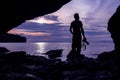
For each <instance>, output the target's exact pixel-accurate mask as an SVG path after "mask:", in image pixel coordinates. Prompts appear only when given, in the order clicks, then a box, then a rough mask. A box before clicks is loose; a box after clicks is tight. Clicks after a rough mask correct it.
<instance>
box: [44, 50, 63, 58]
mask: <svg viewBox="0 0 120 80" xmlns="http://www.w3.org/2000/svg"><path fill="white" fill-rule="evenodd" d="M62 52H63V50H62V49H60V50H51V51H48V52H47V53H45V54H46V55H48V57H49V58H50V59H55V58H57V57H61V55H62Z"/></svg>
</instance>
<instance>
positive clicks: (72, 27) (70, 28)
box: [70, 23, 73, 34]
mask: <svg viewBox="0 0 120 80" xmlns="http://www.w3.org/2000/svg"><path fill="white" fill-rule="evenodd" d="M72 28H73V27H72V23H71V25H70V32H71V33H72V34H73V30H72Z"/></svg>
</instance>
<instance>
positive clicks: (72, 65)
mask: <svg viewBox="0 0 120 80" xmlns="http://www.w3.org/2000/svg"><path fill="white" fill-rule="evenodd" d="M48 52H51V53H54V54H57V52H59V50H51V51H48ZM73 53H74V54H76V52H73V51H71V52H70V55H69V59H72V60H73V61H72V60H70V61H69V60H65V61H61V60H60V59H55V58H54V59H48V58H46V57H44V56H32V55H27V54H26V53H25V52H23V51H19V52H9V53H7V54H3V55H0V79H1V80H120V55H119V53H114V52H104V53H102V54H100V55H99V56H98V58H97V59H92V58H88V57H85V56H84V55H82V56H81V55H78V56H80V57H81V59H77V60H75V59H73V58H76V57H78V56H76V57H75V56H74V55H73ZM71 54H72V55H71ZM70 56H71V57H70ZM72 56H73V57H72ZM107 56H108V57H107ZM80 57H79V58H80ZM112 57H113V58H112Z"/></svg>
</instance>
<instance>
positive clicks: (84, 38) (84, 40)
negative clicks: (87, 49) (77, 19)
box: [81, 24, 89, 45]
mask: <svg viewBox="0 0 120 80" xmlns="http://www.w3.org/2000/svg"><path fill="white" fill-rule="evenodd" d="M81 32H82V36H83V42H85V43H87V45H88V44H89V42H88V41H87V39H86V37H85V33H84V29H83V24H82V26H81Z"/></svg>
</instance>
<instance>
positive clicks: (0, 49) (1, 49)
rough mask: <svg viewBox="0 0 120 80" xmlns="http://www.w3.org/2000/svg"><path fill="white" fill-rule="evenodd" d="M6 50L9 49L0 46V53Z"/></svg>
mask: <svg viewBox="0 0 120 80" xmlns="http://www.w3.org/2000/svg"><path fill="white" fill-rule="evenodd" d="M6 52H9V50H8V49H6V48H4V47H0V54H2V53H6Z"/></svg>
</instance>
